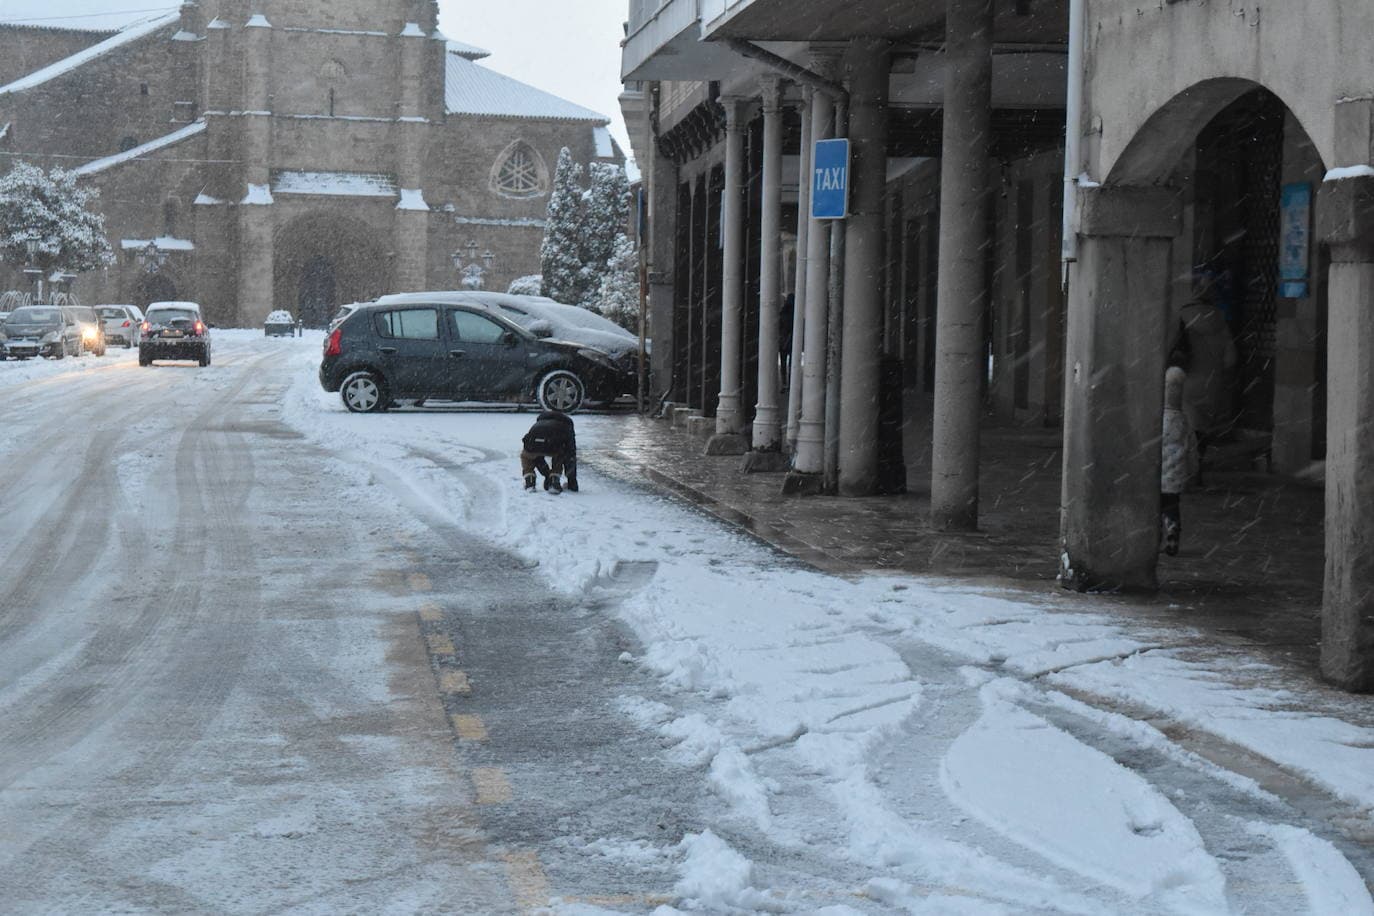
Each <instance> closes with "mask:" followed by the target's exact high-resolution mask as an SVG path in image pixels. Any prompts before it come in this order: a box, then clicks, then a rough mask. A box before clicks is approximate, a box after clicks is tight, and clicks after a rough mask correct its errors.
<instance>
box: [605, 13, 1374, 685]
mask: <svg viewBox="0 0 1374 916" xmlns="http://www.w3.org/2000/svg"><path fill="white" fill-rule="evenodd" d="M1329 6H1331V7H1332V9H1330V10H1323V11H1321V12H1316V13H1314V12H1313V11H1312V10H1306V9H1304V10H1297V9H1292V10H1290V9H1287V8H1285V9H1284V10H1283V11H1281V12H1280V11H1276V10H1270V9H1268V8H1266V10H1265V12H1264V16H1265V18H1264V22H1263V27H1258V23H1256V22H1253V21H1251V19H1252V18H1253V16H1254V15H1257V13H1255V14H1253V15H1252V14H1251V13H1249V12H1246V11H1242V12H1241V13H1235V11H1234V10H1231V9H1230V8H1226V9H1223V8H1221V7H1219V6H1218V5H1217V4H1196V3H1178V4H1165V5H1160V7H1159V8H1158V9H1155V8H1153V7H1152V8H1150V9H1148V10H1142V11H1141V12H1140V14H1139V15H1138V16H1131V17H1120V16H1119V15H1118V11H1117V10H1116V7H1115V5H1113V4H1110V3H1107V2H1104V0H1081V2H1080V0H1072V2H1071V0H1028V2H1016V3H1011V2H1007V3H1001V2H992V0H913V2H911V3H906V4H901V5H900V6H898V7H894V6H893V5H892V4H888V3H884V2H880V0H857V2H849V3H838V2H826V0H792V2H784V0H735V2H729V0H722V2H715V3H705V4H701V3H695V2H688V0H632V2H631V4H630V22H629V29H628V37H627V39H626V42H625V46H624V54H623V75H624V77H625V79H626V93H625V95H624V96H623V97H622V105H623V107H624V109H625V112H626V116H627V121H628V122H629V127H630V130H631V136H632V140H633V143H634V146H635V153H636V158H637V159H638V161H639V163H640V166H641V169H642V171H643V173H644V174H645V181H646V186H647V192H648V198H649V200H650V227H651V230H650V243H649V244H650V253H649V262H650V284H649V297H650V315H651V324H652V329H653V337H654V349H653V367H652V368H653V372H652V387H653V389H654V391H655V394H656V395H657V396H661V399H662V403H663V404H664V405H665V408H666V410H667V411H668V413H670V414H671V416H672V417H673V421H674V423H675V424H677V425H681V426H683V427H684V428H685V429H686V430H687V431H688V433H689V434H692V435H696V436H698V437H699V439H700V447H701V448H702V449H703V450H704V451H705V452H706V453H708V454H710V455H719V456H722V459H721V460H728V461H736V462H739V473H741V474H744V473H760V472H770V471H771V472H777V473H778V479H777V485H778V487H779V488H780V489H781V490H782V491H784V492H787V493H795V494H799V495H804V494H809V493H831V494H838V495H841V496H847V497H876V498H899V497H898V496H897V494H900V493H901V492H903V491H907V492H910V493H913V494H915V495H917V496H918V497H920V499H918V500H917V501H914V502H913V503H912V505H913V507H916V506H919V509H913V511H919V512H921V513H922V518H921V521H922V522H923V524H925V525H927V526H929V528H930V530H932V531H940V532H950V533H958V532H973V531H976V530H977V529H978V527H979V525H980V524H981V523H982V522H981V518H980V505H979V468H980V436H981V435H983V434H985V432H986V430H987V429H988V427H989V425H990V424H991V425H993V426H1001V427H1008V428H1010V427H1015V428H1020V429H1024V428H1032V427H1041V428H1045V429H1048V430H1051V431H1057V432H1058V433H1060V434H1062V439H1063V472H1062V475H1061V477H1060V479H1059V480H1058V481H1056V486H1057V487H1060V488H1061V490H1062V492H1061V496H1060V504H1061V528H1062V546H1061V550H1060V552H1059V555H1058V556H1057V557H1056V556H1046V558H1045V562H1046V566H1047V569H1054V568H1056V566H1057V568H1058V570H1059V577H1060V581H1061V582H1062V583H1063V584H1064V585H1065V586H1066V587H1072V588H1079V589H1099V588H1105V589H1129V590H1142V591H1152V590H1154V589H1156V588H1159V587H1162V586H1164V587H1167V585H1168V582H1169V577H1170V571H1169V567H1168V565H1167V562H1166V560H1167V558H1164V557H1161V555H1160V538H1159V524H1160V523H1159V512H1160V495H1159V472H1160V449H1159V443H1160V417H1161V411H1162V407H1163V391H1162V389H1163V373H1164V369H1165V366H1166V364H1167V361H1168V359H1169V354H1170V351H1171V348H1172V347H1173V345H1174V344H1175V342H1176V341H1177V340H1178V339H1179V337H1180V335H1183V336H1191V335H1192V334H1194V333H1196V332H1195V331H1193V330H1183V329H1185V328H1192V327H1194V326H1193V325H1191V324H1189V318H1188V316H1190V315H1194V314H1196V313H1197V312H1198V311H1199V310H1205V311H1207V312H1208V314H1213V313H1214V314H1216V315H1218V316H1220V317H1219V318H1218V319H1217V320H1216V321H1215V322H1214V323H1213V327H1214V334H1215V336H1216V339H1217V340H1218V341H1220V343H1219V344H1218V350H1217V352H1220V353H1223V354H1224V355H1223V356H1222V357H1219V359H1220V360H1221V362H1220V363H1219V365H1218V366H1217V367H1214V368H1209V369H1205V370H1204V369H1197V370H1196V372H1195V375H1197V378H1198V380H1199V384H1200V383H1201V382H1202V381H1206V383H1207V390H1206V391H1205V392H1203V393H1202V394H1199V395H1198V396H1197V399H1196V400H1197V403H1198V404H1200V405H1206V407H1207V413H1206V419H1205V422H1204V420H1203V419H1201V418H1200V419H1199V420H1198V422H1197V423H1195V426H1202V427H1205V428H1204V429H1203V434H1204V444H1205V445H1206V447H1207V449H1206V454H1205V461H1204V468H1213V467H1215V468H1223V469H1224V468H1236V467H1253V468H1257V469H1260V472H1261V473H1268V474H1272V475H1273V478H1272V479H1274V480H1276V481H1277V480H1283V479H1288V477H1289V475H1301V476H1303V477H1304V478H1305V479H1309V480H1310V479H1313V478H1314V477H1316V478H1317V479H1320V478H1321V477H1322V476H1323V475H1324V479H1325V486H1326V513H1325V531H1324V532H1322V531H1320V530H1317V529H1315V528H1314V529H1313V530H1312V531H1311V532H1310V538H1311V539H1312V541H1313V542H1314V544H1316V543H1317V542H1321V541H1324V544H1325V556H1326V571H1325V582H1324V584H1322V583H1317V582H1315V581H1314V583H1313V587H1314V591H1315V590H1317V588H1320V589H1321V591H1322V592H1323V594H1324V596H1325V597H1324V600H1323V602H1322V604H1323V606H1322V608H1321V610H1320V614H1321V629H1322V656H1321V671H1322V674H1323V675H1324V676H1325V677H1326V678H1328V679H1329V680H1331V681H1332V682H1334V683H1336V684H1339V685H1341V686H1343V687H1346V688H1348V689H1352V690H1370V689H1374V537H1371V525H1374V518H1371V517H1370V514H1371V513H1374V492H1370V488H1371V487H1374V484H1371V483H1369V482H1368V481H1370V480H1371V479H1374V473H1371V472H1374V467H1367V466H1366V465H1367V464H1368V463H1369V462H1370V461H1371V460H1374V438H1371V437H1374V426H1371V425H1370V424H1369V423H1368V422H1366V420H1367V416H1368V413H1369V411H1370V409H1371V408H1370V404H1371V403H1374V400H1372V399H1371V392H1372V391H1374V387H1372V386H1374V371H1370V366H1371V365H1374V358H1371V356H1370V352H1371V350H1370V348H1371V347H1374V328H1371V327H1369V326H1368V325H1369V321H1370V319H1367V318H1366V317H1365V316H1366V314H1368V313H1369V311H1370V310H1369V308H1368V304H1369V302H1370V301H1371V293H1374V289H1371V284H1374V273H1372V272H1371V269H1370V264H1371V261H1374V257H1371V252H1374V240H1371V238H1370V235H1369V234H1370V231H1371V214H1374V188H1367V187H1366V185H1370V184H1371V183H1374V168H1371V160H1372V159H1374V153H1372V152H1371V143H1372V142H1374V141H1372V139H1371V138H1374V112H1371V110H1370V107H1371V104H1374V103H1371V102H1370V101H1369V99H1370V98H1371V97H1374V64H1371V63H1370V62H1374V37H1371V36H1374V10H1371V9H1370V8H1368V6H1367V4H1362V3H1359V2H1357V0H1342V2H1338V3H1334V4H1330V5H1329ZM1337 7H1338V8H1339V9H1336V8H1337ZM1233 13H1234V15H1233ZM1342 17H1344V18H1342ZM1289 20H1292V21H1289ZM1357 20H1358V22H1359V27H1358V28H1356V27H1352V26H1351V23H1352V22H1355V21H1357ZM1341 22H1344V23H1345V24H1344V25H1343V26H1340V27H1339V28H1338V24H1339V23H1341ZM1299 33H1301V34H1304V35H1308V36H1315V39H1314V40H1316V41H1317V43H1318V44H1320V45H1321V48H1322V51H1321V52H1320V53H1313V50H1312V48H1311V47H1309V46H1307V45H1305V44H1296V43H1293V42H1291V41H1286V40H1285V36H1291V35H1293V34H1299ZM1066 124H1067V125H1068V129H1067V130H1066ZM828 137H845V138H848V139H849V141H850V144H851V150H852V153H851V155H852V158H851V162H850V169H849V213H848V216H847V217H846V218H845V219H843V220H818V219H811V218H809V210H810V200H809V196H810V189H811V182H810V175H811V173H812V163H811V162H810V156H811V150H812V148H813V144H814V142H815V141H817V140H820V139H825V138H828ZM1191 384H1193V382H1191V381H1190V385H1191ZM1366 389H1370V390H1366ZM1189 397H1190V399H1192V398H1193V395H1192V394H1190V395H1189ZM1192 403H1193V402H1192V400H1190V402H1189V404H1190V411H1191V410H1192V409H1193V408H1192ZM1199 409H1201V408H1199ZM1200 417H1201V415H1200ZM1366 440H1368V441H1366ZM735 456H742V457H735ZM927 497H928V501H927ZM1186 500H1187V497H1186V496H1185V505H1186V504H1187V502H1186ZM1249 521H1250V520H1247V519H1242V518H1237V519H1236V520H1235V524H1236V527H1237V529H1238V530H1243V529H1244V526H1245V525H1246V524H1247V523H1248V522H1249ZM1185 524H1186V523H1185ZM1263 576H1264V572H1263V569H1262V563H1257V564H1256V569H1255V571H1254V578H1255V581H1256V587H1257V588H1262V587H1263V585H1262V579H1263ZM1301 612H1302V613H1310V614H1316V613H1318V611H1317V609H1316V608H1315V607H1313V608H1310V609H1308V608H1304V609H1301Z"/></svg>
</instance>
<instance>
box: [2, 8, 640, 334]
mask: <svg viewBox="0 0 1374 916" xmlns="http://www.w3.org/2000/svg"><path fill="white" fill-rule="evenodd" d="M76 34H78V33H72V32H70V31H65V30H64V31H60V32H59V31H55V30H43V29H27V28H18V27H0V48H3V47H10V46H16V47H25V48H29V49H31V50H30V51H29V52H27V53H28V54H29V55H30V57H32V58H33V59H32V60H31V61H30V63H33V64H36V65H37V66H35V67H34V68H33V69H30V70H29V71H27V72H26V73H24V74H22V75H15V74H13V73H10V74H9V76H10V77H12V78H11V79H9V80H8V81H7V82H6V84H4V85H0V128H3V132H0V156H4V157H6V158H8V159H24V160H29V161H34V162H37V163H39V164H42V165H45V166H57V165H60V166H62V167H64V168H71V169H75V170H76V171H77V173H78V174H79V175H81V176H82V177H83V179H84V180H85V181H87V182H89V183H90V184H91V185H93V186H94V187H97V188H99V190H100V192H101V201H100V206H101V208H102V209H103V211H104V212H105V215H106V226H107V229H108V231H109V233H110V236H111V242H112V244H113V246H114V248H115V254H116V258H117V262H116V263H115V264H114V265H113V266H111V267H110V268H109V269H108V270H106V271H104V272H102V273H101V274H98V275H97V274H92V275H88V276H82V277H79V278H78V279H77V281H76V286H75V292H76V293H77V294H78V296H79V297H80V299H81V300H82V301H84V302H133V303H139V304H141V303H146V302H148V301H152V300H156V299H169V298H186V299H195V300H197V301H199V302H201V303H202V305H203V307H204V308H205V311H206V314H207V315H208V316H209V317H210V319H211V320H212V321H214V322H216V323H220V324H228V325H235V324H237V325H247V326H252V325H254V324H257V323H260V322H261V320H262V319H263V317H264V316H265V315H266V314H267V313H268V312H269V311H272V310H273V309H286V310H288V311H291V312H292V313H294V314H296V315H298V316H299V317H300V318H301V319H302V320H304V321H305V322H306V323H307V324H309V325H312V326H318V325H322V324H324V323H325V322H326V321H327V319H328V317H329V316H330V315H332V313H333V311H334V310H335V308H336V306H337V305H338V304H341V303H345V302H352V301H358V300H361V299H366V298H370V297H373V296H376V295H379V294H383V293H387V292H399V291H410V290H421V289H452V288H457V287H460V286H462V285H464V283H465V282H466V283H467V284H469V285H471V284H477V283H480V284H482V285H483V286H484V287H485V288H488V289H501V290H504V289H505V288H506V286H507V285H508V284H509V283H510V281H511V280H513V279H515V278H516V277H520V276H524V275H528V274H532V273H538V271H539V245H540V242H541V241H542V238H543V221H544V216H545V210H546V208H547V203H548V195H549V192H550V190H551V184H552V177H553V167H554V165H555V163H556V162H557V159H558V154H559V151H560V150H561V149H562V148H564V147H567V148H568V149H570V150H571V151H572V154H573V156H574V157H575V158H576V159H577V160H578V161H580V162H584V163H586V162H590V161H595V160H604V161H616V162H620V161H623V156H622V154H621V153H620V151H619V150H618V149H617V148H616V145H615V143H614V142H613V141H612V139H611V137H610V134H609V131H608V130H607V124H608V123H609V122H608V121H607V119H606V118H605V117H604V116H602V115H599V114H597V113H595V112H592V111H589V110H587V109H584V108H581V107H579V106H577V105H574V104H573V103H571V102H568V101H566V100H563V99H560V98H557V97H556V96H553V95H551V94H549V93H545V92H542V91H540V90H538V89H535V88H534V87H531V86H527V85H524V84H522V83H519V82H517V81H515V80H512V79H509V78H507V77H504V76H502V75H500V74H498V73H495V72H494V71H492V70H490V69H488V68H486V67H483V66H482V65H481V64H479V63H478V61H479V60H480V59H482V58H483V57H486V56H487V52H485V51H483V50H481V49H479V48H474V47H471V46H468V45H464V44H462V43H459V42H453V41H450V40H448V39H447V38H446V37H445V36H444V35H443V34H442V33H440V32H439V31H438V27H437V6H436V4H435V3H434V2H432V0H388V2H384V3H377V2H362V0H350V2H333V3H329V4H320V3H315V2H307V0H253V2H249V0H202V2H187V3H185V4H183V5H182V7H181V8H180V10H179V11H178V12H176V13H173V14H169V15H167V16H163V17H159V18H155V19H151V20H149V21H146V22H144V23H141V24H139V25H135V26H131V27H129V28H127V29H124V30H122V31H120V32H117V33H105V34H100V33H96V34H91V35H90V39H89V41H88V44H87V45H86V46H85V47H81V48H78V49H76V50H74V51H73V50H72V47H73V42H75V41H78V39H77V38H76V37H75V35H76ZM62 52H68V53H62ZM0 58H6V59H9V58H7V57H6V55H0ZM0 279H3V278H0ZM10 280H11V282H10V285H16V284H17V281H15V280H14V278H10Z"/></svg>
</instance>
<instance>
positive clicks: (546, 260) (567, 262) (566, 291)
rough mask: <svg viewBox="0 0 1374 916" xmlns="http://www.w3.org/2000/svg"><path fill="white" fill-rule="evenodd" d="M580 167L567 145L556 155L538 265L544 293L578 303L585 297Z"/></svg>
mask: <svg viewBox="0 0 1374 916" xmlns="http://www.w3.org/2000/svg"><path fill="white" fill-rule="evenodd" d="M581 180H582V166H580V165H578V164H577V163H576V162H574V161H573V157H572V151H571V150H569V149H568V148H567V147H564V148H563V151H562V152H560V153H559V154H558V168H557V169H556V170H555V171H554V176H553V193H552V195H551V196H550V197H549V214H548V224H547V226H546V227H545V229H544V243H543V245H542V246H541V247H540V249H539V267H540V272H541V274H542V275H543V292H544V295H545V296H548V297H549V298H551V299H556V300H558V301H559V302H570V303H574V304H576V303H579V302H581V301H582V300H583V299H584V298H586V293H587V288H586V285H585V284H586V279H585V277H584V275H583V272H582V266H583V259H582V255H583V250H582V239H583V237H584V216H585V211H584V208H583V202H582V197H583V190H582V181H581Z"/></svg>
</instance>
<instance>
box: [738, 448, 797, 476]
mask: <svg viewBox="0 0 1374 916" xmlns="http://www.w3.org/2000/svg"><path fill="white" fill-rule="evenodd" d="M791 466H792V461H791V459H789V458H788V457H787V455H785V454H783V452H782V450H781V449H754V450H753V451H752V452H746V453H745V455H744V460H743V461H741V462H740V464H739V469H740V470H741V471H743V472H744V473H746V474H776V473H778V472H780V471H785V470H787V469H788V468H789V467H791Z"/></svg>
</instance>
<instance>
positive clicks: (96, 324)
mask: <svg viewBox="0 0 1374 916" xmlns="http://www.w3.org/2000/svg"><path fill="white" fill-rule="evenodd" d="M62 311H64V312H66V313H67V314H68V315H70V316H71V317H72V320H73V321H75V322H76V324H77V327H79V328H80V329H81V352H83V353H94V354H95V355H96V356H104V355H105V324H104V322H102V321H101V320H100V314H99V313H98V312H97V311H96V310H95V309H93V308H91V307H90V306H86V305H64V306H62Z"/></svg>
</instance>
